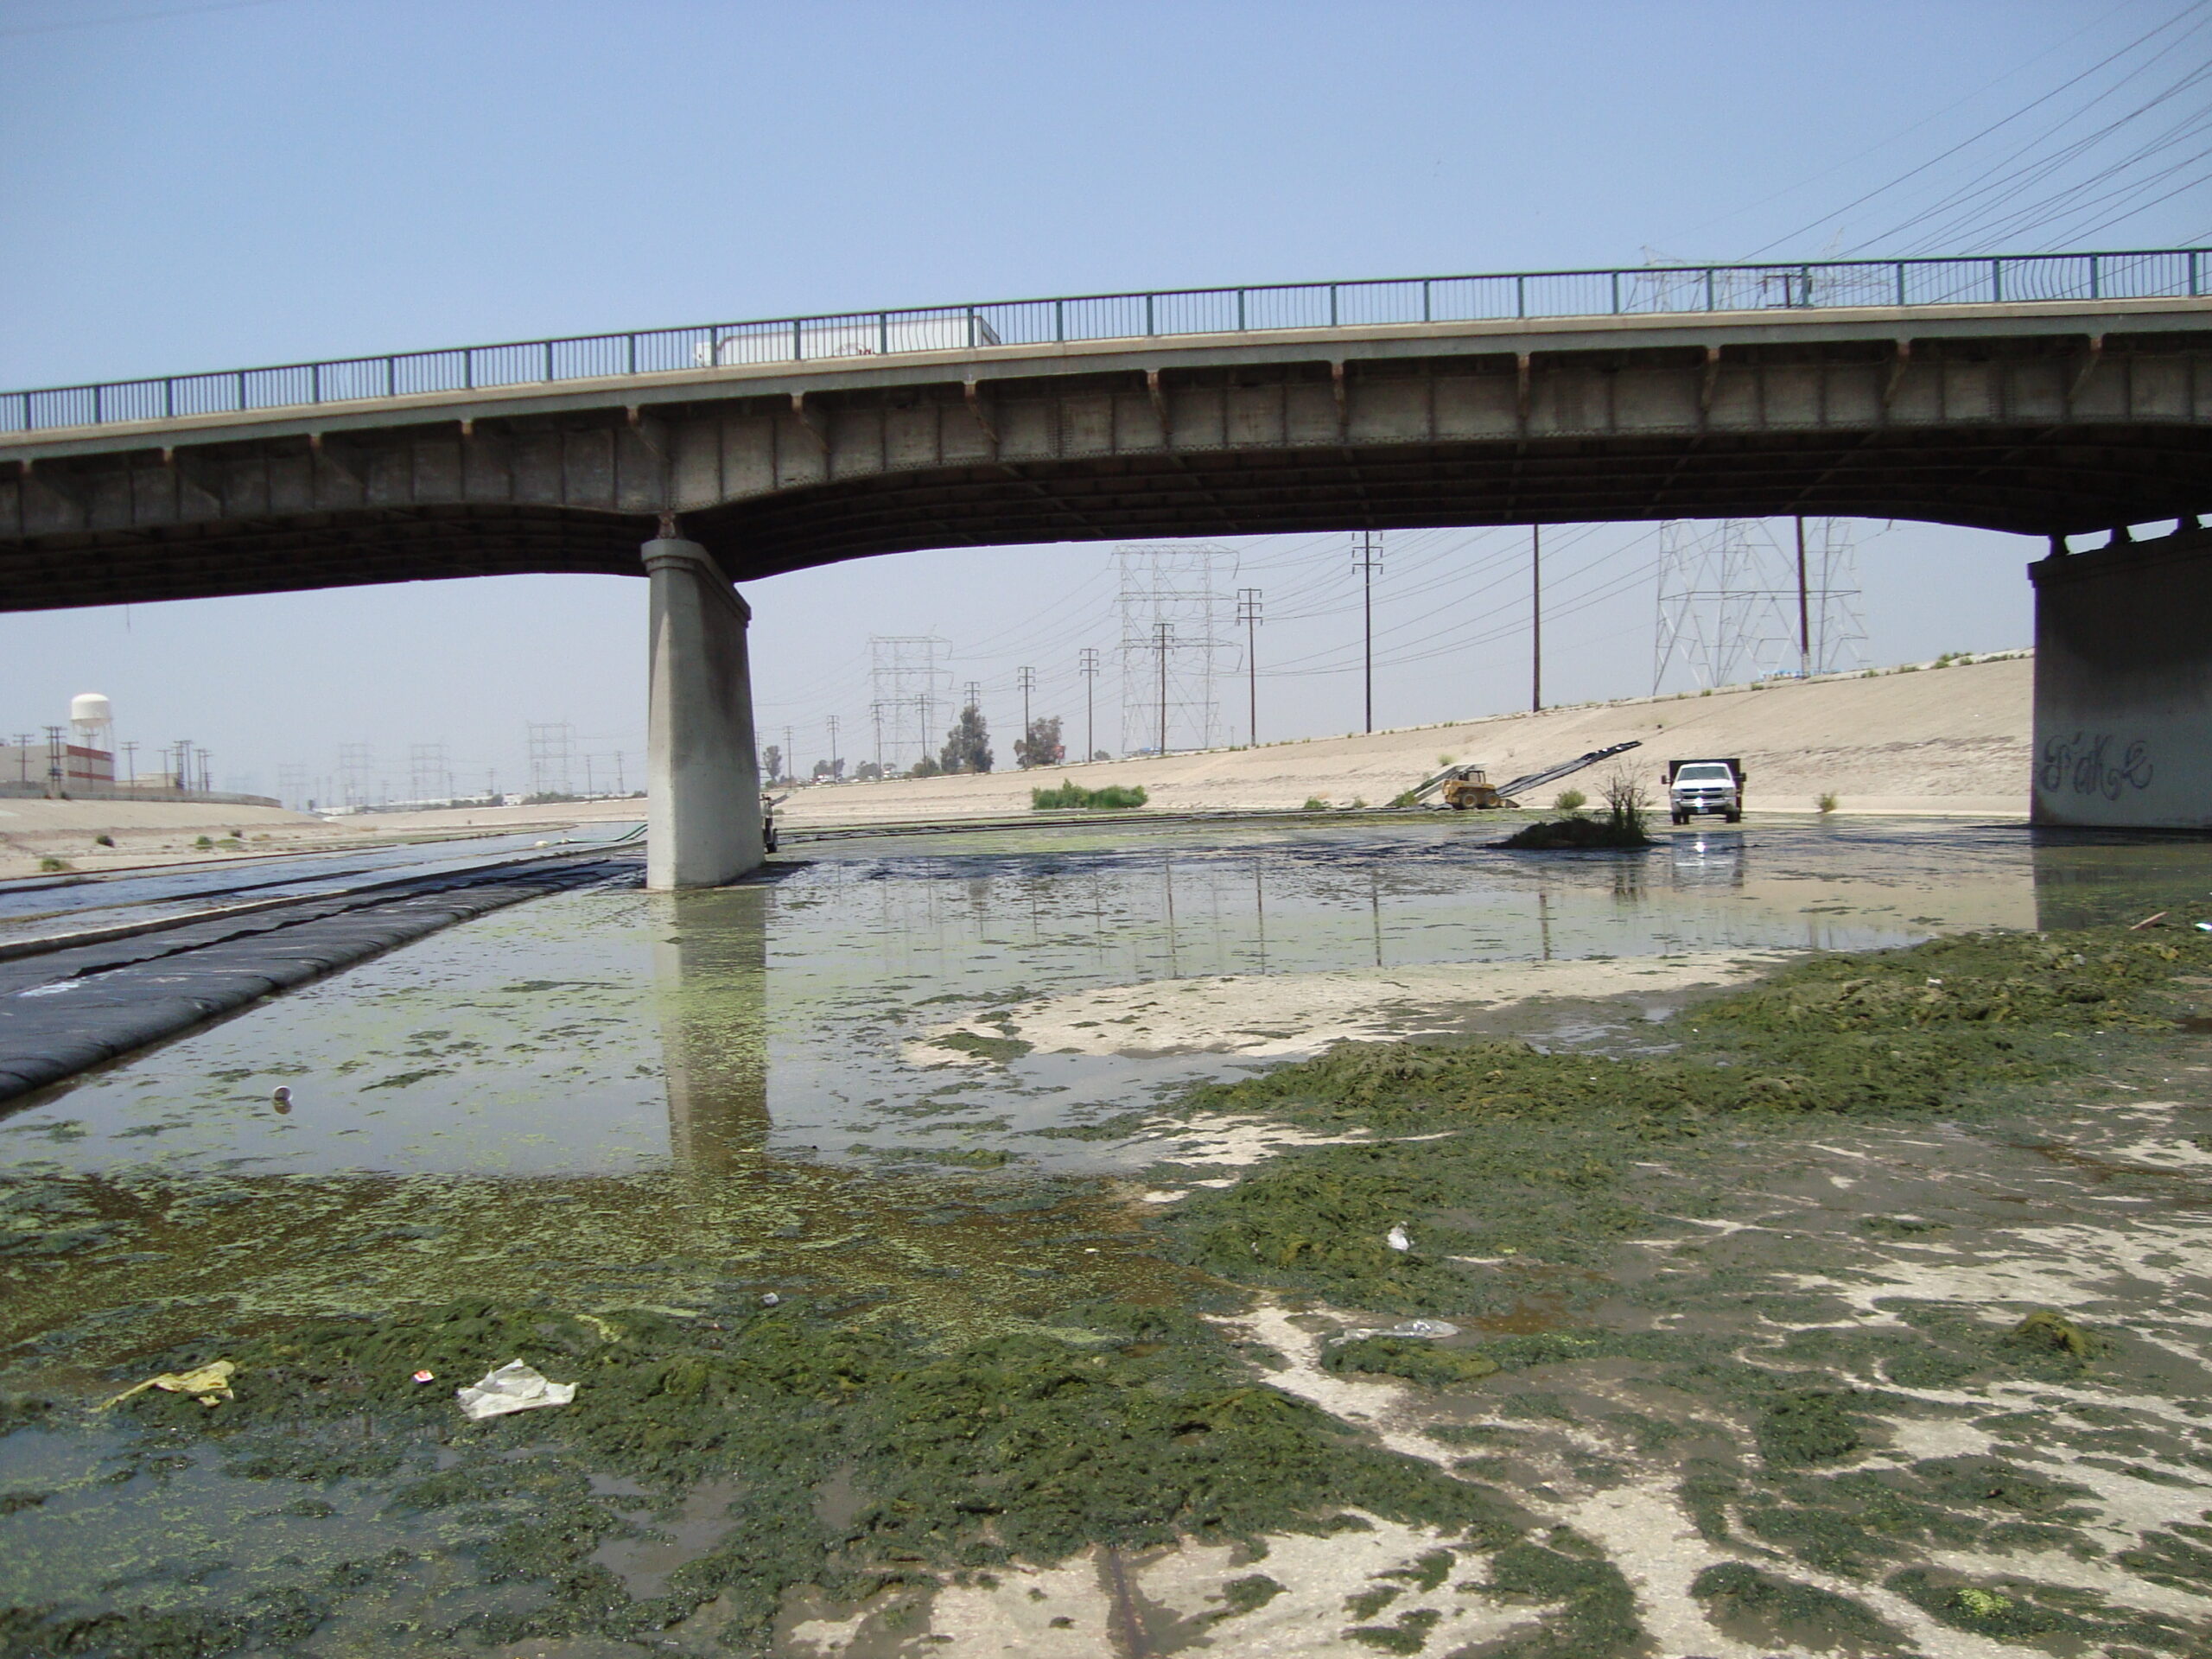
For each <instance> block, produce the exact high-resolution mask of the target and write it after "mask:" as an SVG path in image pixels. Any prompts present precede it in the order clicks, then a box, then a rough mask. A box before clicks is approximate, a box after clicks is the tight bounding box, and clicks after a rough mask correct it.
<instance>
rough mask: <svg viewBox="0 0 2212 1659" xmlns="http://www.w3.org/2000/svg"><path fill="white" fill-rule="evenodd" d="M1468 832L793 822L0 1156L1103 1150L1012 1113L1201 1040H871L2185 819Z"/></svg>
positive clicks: (1519, 935) (256, 1160)
mask: <svg viewBox="0 0 2212 1659" xmlns="http://www.w3.org/2000/svg"><path fill="white" fill-rule="evenodd" d="M1490 840H1491V833H1490V826H1489V825H1488V824H1487V823H1469V822H1468V821H1466V820H1464V819H1447V820H1445V821H1443V822H1440V823H1438V822H1421V823H1414V824H1412V825H1408V826H1406V827H1404V828H1400V827H1398V826H1395V825H1392V826H1389V827H1387V828H1385V827H1376V826H1372V825H1360V826H1344V827H1337V826H1327V827H1319V826H1316V827H1300V828H1297V829H1281V828H1279V827H1274V826H1265V827H1255V828H1253V829H1245V830H1235V829H1229V830H1224V829H1222V828H1220V827H1219V826H1205V827H1204V828H1193V829H1189V830H1174V829H1167V830H1164V831H1154V832H1151V833H1149V834H1146V835H1142V836H1138V835H1135V834H1133V833H1132V832H1131V831H1130V830H1129V829H1128V828H1127V827H1126V826H1115V827H1113V828H1112V829H1104V828H1102V829H1097V830H1094V831H1084V830H1039V831H1037V832H1033V833H1027V834H1021V835H1007V834H996V835H989V834H977V833H970V834H967V835H961V834H948V835H944V836H934V837H928V838H914V839H902V840H899V841H897V842H865V841H862V842H842V843H829V844H826V845H824V846H823V847H822V848H821V849H819V850H818V851H809V852H804V853H803V854H801V855H798V856H793V857H788V858H787V859H786V860H785V861H784V862H783V863H782V864H781V866H780V867H779V869H778V871H777V872H776V874H775V877H774V879H772V880H768V881H765V882H761V883H759V884H756V885H753V886H749V887H742V888H738V889H733V890H729V891H725V892H721V893H696V894H686V895H679V896H668V895H648V894H645V893H635V892H629V893H621V892H617V893H607V892H590V893H571V894H564V895H560V896H557V897H554V898H550V899H543V900H541V901H539V902H537V903H535V904H532V905H531V906H524V907H519V908H517V909H513V910H509V911H505V912H499V913H498V914H496V915H494V916H491V917H487V918H483V919H481V920H479V921H477V922H475V923H473V924H471V925H468V926H466V927H461V928H457V929H454V930H453V931H449V932H447V933H443V934H441V935H438V936H436V937H435V938H431V939H429V940H427V941H425V942H423V943H422V944H416V945H415V946H413V947H411V948H410V949H408V950H405V951H404V952H401V953H399V954H397V955H395V956H392V957H387V958H384V959H382V960H379V961H374V962H371V963H365V964H363V965H361V966H359V967H357V968H355V969H352V970H351V971H349V972H346V973H345V974H342V975H340V976H336V977H334V978H333V979H330V980H327V981H325V982H321V983H320V984H317V985H314V986H311V987H308V988H305V989H302V990H301V991H299V992H296V993H295V994H293V995H289V996H286V997H283V998H279V999H277V1000H275V1001H270V1002H268V1003H265V1004H263V1005H261V1006H259V1007H255V1008H251V1009H249V1010H247V1011H245V1013H243V1014H239V1015H238V1016H236V1017H234V1018H232V1019H230V1020H226V1021H223V1022H221V1023H219V1024H218V1025H216V1026H214V1027H211V1028H208V1029H206V1030H202V1031H200V1032H198V1033H193V1034H190V1035H188V1036H186V1037H183V1038H181V1039H177V1040H176V1041H174V1042H171V1043H169V1044H167V1045H165V1046H162V1047H160V1048H158V1049H156V1050H154V1051H151V1052H147V1053H144V1054H142V1055H140V1056H138V1057H137V1058H133V1059H131V1060H130V1061H129V1062H127V1063H124V1064H122V1065H118V1066H115V1067H113V1068H111V1069H109V1070H106V1071H102V1072H99V1073H97V1074H94V1075H92V1076H88V1077H84V1078H82V1079H79V1081H77V1082H76V1083H74V1084H71V1085H67V1086H65V1087H63V1088H60V1089H59V1090H54V1091H53V1092H51V1093H49V1094H48V1095H46V1096H41V1097H39V1098H38V1099H37V1100H36V1101H35V1103H33V1104H32V1105H30V1106H29V1108H28V1109H24V1110H22V1111H19V1112H17V1113H16V1114H15V1115H14V1116H11V1117H10V1119H8V1120H7V1122H5V1124H4V1125H0V1169H5V1170H12V1171H16V1172H20V1173H28V1172H29V1171H31V1170H34V1169H36V1170H47V1171H54V1172H60V1171H65V1170H66V1171H71V1172H76V1173H94V1172H100V1173H120V1172H124V1171H130V1170H136V1171H139V1172H143V1173H153V1172H161V1173H165V1174H168V1175H171V1176H183V1175H187V1174H190V1173H214V1172H218V1171H220V1172H224V1173H233V1174H237V1173H248V1172H251V1173H270V1174H273V1173H343V1172H348V1171H363V1172H366V1171H375V1172H382V1173H397V1174H421V1173H451V1174H473V1175H505V1176H515V1175H551V1174H556V1173H559V1174H594V1173H627V1172H638V1171H642V1170H646V1169H651V1168H655V1167H665V1166H669V1165H670V1164H671V1162H673V1163H677V1164H681V1163H683V1162H686V1161H688V1160H696V1159H698V1158H700V1157H707V1156H710V1154H711V1149H714V1148H721V1149H728V1148H731V1147H741V1148H766V1150H768V1151H770V1152H772V1153H773V1154H784V1155H792V1156H798V1157H802V1158H806V1159H810V1160H862V1161H871V1160H880V1159H881V1158H882V1157H884V1156H887V1155H891V1154H894V1153H900V1154H905V1153H914V1152H921V1153H924V1154H931V1153H934V1154H944V1155H959V1154H973V1153H976V1152H977V1151H979V1150H988V1152H990V1153H992V1154H1008V1155H1011V1156H1013V1157H1014V1158H1017V1159H1020V1160H1025V1161H1027V1162H1028V1163H1031V1164H1033V1165H1034V1166H1039V1167H1045V1168H1052V1169H1071V1170H1072V1169H1078V1168H1101V1167H1112V1166H1120V1165H1123V1164H1126V1163H1127V1162H1128V1158H1127V1156H1126V1155H1125V1154H1121V1153H1117V1152H1116V1151H1114V1150H1113V1149H1111V1148H1103V1147H1101V1145H1100V1143H1097V1142H1092V1141H1074V1140H1066V1139H1055V1138H1052V1137H1046V1138H1043V1139H1039V1137H1038V1135H1037V1134H1036V1131H1038V1130H1040V1129H1049V1128H1056V1127H1061V1126H1065V1125H1066V1124H1067V1123H1069V1122H1080V1121H1082V1120H1083V1118H1084V1116H1086V1115H1095V1113H1096V1111H1098V1110H1099V1109H1104V1108H1109V1107H1110V1108H1111V1109H1115V1110H1125V1109H1128V1108H1129V1107H1130V1106H1131V1105H1135V1104H1142V1103H1145V1102H1146V1101H1147V1100H1148V1099H1150V1098H1151V1097H1153V1096H1154V1094H1155V1093H1156V1092H1157V1091H1159V1090H1165V1089H1168V1088H1172V1087H1174V1086H1177V1085H1179V1084H1183V1083H1185V1082H1187V1081H1189V1080H1190V1079H1192V1078H1193V1077H1201V1076H1211V1075H1216V1074H1218V1073H1219V1072H1220V1071H1223V1070H1224V1066H1225V1065H1229V1064H1230V1063H1229V1062H1226V1061H1224V1059H1223V1058H1221V1057H1218V1056H1205V1055H1195V1056H1194V1055H1181V1056H1157V1055H1142V1054H1134V1055H1128V1056H1116V1057H1112V1058H1100V1057H1097V1056H1088V1057H1079V1056H1073V1055H1052V1054H1031V1055H1024V1056H1020V1057H1017V1058H1012V1059H1011V1060H1010V1061H1009V1062H1008V1063H1007V1064H1004V1065H960V1064H957V1063H955V1062H957V1059H958V1058H959V1057H957V1056H953V1055H946V1056H945V1057H944V1063H943V1064H939V1065H917V1064H915V1063H914V1062H913V1060H912V1058H910V1056H909V1055H908V1054H906V1053H902V1050H901V1039H903V1038H905V1037H907V1036H909V1035H911V1034H912V1033H915V1032H917V1031H919V1030H921V1029H923V1028H925V1027H927V1026H929V1025H931V1023H934V1022H938V1021H942V1020H947V1019H950V1018H955V1017H961V1016H966V1015H972V1014H976V1013H978V1012H979V1011H980V1012H988V1010H990V1009H992V1008H994V1007H1004V1006H1007V1005H1010V1004H1013V1003H1015V1002H1019V1001H1023V1000H1024V999H1027V998H1034V997H1037V996H1040V995H1052V994H1057V993H1065V992H1068V991H1072V990H1078V989H1084V988H1092V987H1097V986H1107V985H1116V984H1125V983H1132V982H1148V981H1154V980H1162V979H1186V978H1192V977H1198V976H1214V975H1268V974H1274V975H1280V974H1287V973H1301V972H1312V971H1319V970H1344V969H1363V968H1371V967H1387V968H1400V967H1404V966H1408V965H1410V964H1415V963H1463V962H1500V961H1513V960H1522V959H1545V958H1550V959H1562V958H1578V957H1580V958H1587V957H1643V956H1649V957H1667V956H1671V955H1678V954H1681V953H1685V952H1692V951H1709V950H1751V949H1761V948H1774V947H1783V948H1803V949H1818V950H1859V949H1866V948H1869V947H1873V946H1879V945H1885V944H1900V943H1905V942H1909V941H1910V940H1913V939H1916V938H1925V937H1927V936H1928V935H1929V933H1931V932H1933V931H1942V930H1946V929H1957V928H1965V927H1984V926H1999V927H2028V926H2033V925H2037V923H2038V921H2052V920H2054V918H2053V917H2052V916H2050V915H2049V914H2047V913H2045V912H2061V913H2062V915H2063V919H2064V920H2065V921H2067V922H2074V921H2081V920H2088V919H2092V918H2099V917H2101V916H2103V915H2105V914H2107V913H2111V912H2115V909H2117V910H2125V909H2126V908H2127V906H2129V905H2130V904H2132V903H2136V902H2148V900H2147V899H2145V900H2141V901H2139V900H2137V899H2136V898H2135V897H2134V895H2135V893H2136V892H2137V891H2138V890H2140V891H2142V892H2144V893H2157V892H2166V893H2171V892H2172V891H2173V890H2174V888H2175V885H2176V883H2177V882H2183V881H2185V882H2189V883H2193V884H2194V886H2195V887H2196V888H2199V889H2201V888H2202V887H2206V886H2208V885H2212V850H2208V849H2205V848H2203V847H2202V846H2201V845H2199V844H2197V843H2164V842H2161V843H2152V844H2149V845H2132V846H2131V845H2113V844H2106V845H2099V844H2094V843H2088V842H2078V841H2074V842H2063V843H2057V844H2052V843H2049V842H2038V841H2037V840H2036V839H2035V838H2033V837H2031V835H2030V833H2029V832H2028V831H2026V830H2025V829H2020V828H2017V827H2012V826H1999V827H1983V826H1973V825H1944V826H1937V827H1929V826H1923V825H1916V824H1915V825H1904V824H1874V825H1866V824H1860V825H1836V826H1826V825H1807V826H1802V827H1762V828H1754V829H1749V830H1745V831H1735V830H1719V829H1707V830H1703V831H1693V832H1689V833H1687V834H1683V835H1679V836H1675V837H1673V838H1672V839H1671V840H1670V841H1669V842H1667V843H1666V844H1663V845H1662V846H1661V847H1660V848H1659V849H1656V850H1655V851H1653V852H1650V853H1649V854H1645V855H1631V856H1622V855H1610V854H1599V855H1541V856H1538V855H1515V854H1507V853H1500V852H1497V851H1496V850H1493V849H1491V848H1489V847H1488V846H1487V845H1486V844H1485V843H1486V842H1488V841H1490ZM279 1084H283V1085H284V1086H286V1087H289V1089H290V1090H291V1093H292V1100H291V1103H290V1109H289V1111H288V1112H283V1113H281V1114H280V1113H279V1112H278V1111H277V1109H276V1108H275V1107H274V1106H273V1105H272V1104H271V1100H270V1096H271V1093H272V1091H273V1090H274V1089H275V1088H276V1087H277V1086H278V1085H279Z"/></svg>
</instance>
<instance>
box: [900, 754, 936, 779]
mask: <svg viewBox="0 0 2212 1659" xmlns="http://www.w3.org/2000/svg"><path fill="white" fill-rule="evenodd" d="M943 772H944V767H943V766H939V765H938V763H937V762H936V761H935V760H931V758H930V757H929V756H928V755H926V754H925V755H924V756H923V757H922V758H921V759H920V760H917V761H915V762H914V764H913V765H912V766H910V767H909V768H907V772H906V775H907V776H908V777H909V778H935V777H938V776H939V775H941V774H942V773H943Z"/></svg>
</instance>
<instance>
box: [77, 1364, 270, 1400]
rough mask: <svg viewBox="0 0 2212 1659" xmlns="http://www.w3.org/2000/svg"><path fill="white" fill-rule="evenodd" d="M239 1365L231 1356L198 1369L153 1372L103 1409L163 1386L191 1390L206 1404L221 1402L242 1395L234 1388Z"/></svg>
mask: <svg viewBox="0 0 2212 1659" xmlns="http://www.w3.org/2000/svg"><path fill="white" fill-rule="evenodd" d="M237 1372H238V1367H237V1366H236V1365H234V1364H232V1363H231V1362H230V1361H229V1360H227V1359H219V1360H215V1361H213V1362H212V1363H209V1364H206V1365H202V1366H201V1367H200V1369H199V1370H194V1371H163V1372H162V1374H161V1375H160V1376H149V1377H148V1378H147V1379H146V1380H145V1381H144V1382H143V1383H137V1384H135V1385H133V1386H132V1387H130V1388H127V1389H124V1391H123V1392H122V1393H121V1394H118V1395H116V1396H115V1398H114V1399H112V1400H109V1401H105V1402H102V1404H101V1406H100V1409H101V1410H102V1411H105V1410H106V1409H107V1408H108V1407H110V1406H119V1405H121V1404H122V1403H123V1402H124V1401H126V1400H128V1399H129V1398H130V1396H131V1395H134V1394H143V1393H145V1391H146V1390H147V1389H161V1390H162V1392H163V1393H164V1394H188V1395H191V1396H192V1397H193V1398H194V1399H195V1400H197V1401H198V1402H200V1404H201V1405H203V1406H213V1405H219V1404H220V1403H221V1402H224V1401H226V1400H233V1399H236V1398H237V1397H238V1396H237V1395H234V1394H232V1392H231V1378H232V1376H235V1375H236V1374H237Z"/></svg>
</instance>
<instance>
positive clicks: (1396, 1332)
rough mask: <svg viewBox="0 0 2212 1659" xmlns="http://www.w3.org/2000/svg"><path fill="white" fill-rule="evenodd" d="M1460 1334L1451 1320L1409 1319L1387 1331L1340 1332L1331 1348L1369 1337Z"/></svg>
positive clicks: (1377, 1327)
mask: <svg viewBox="0 0 2212 1659" xmlns="http://www.w3.org/2000/svg"><path fill="white" fill-rule="evenodd" d="M1458 1335H1459V1326H1458V1325H1454V1324H1452V1322H1451V1320H1449V1319H1408V1320H1407V1321H1405V1323H1404V1324H1402V1325H1391V1326H1390V1327H1389V1329H1387V1330H1386V1329H1384V1328H1383V1326H1381V1325H1361V1326H1358V1327H1357V1328H1355V1329H1353V1330H1351V1331H1339V1332H1337V1334H1336V1335H1335V1336H1333V1337H1331V1338H1329V1346H1330V1347H1332V1348H1333V1347H1335V1346H1336V1345H1337V1344H1338V1343H1340V1342H1358V1341H1361V1340H1363V1338H1368V1337H1427V1338H1432V1339H1433V1338H1442V1337H1456V1336H1458Z"/></svg>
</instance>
